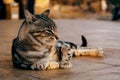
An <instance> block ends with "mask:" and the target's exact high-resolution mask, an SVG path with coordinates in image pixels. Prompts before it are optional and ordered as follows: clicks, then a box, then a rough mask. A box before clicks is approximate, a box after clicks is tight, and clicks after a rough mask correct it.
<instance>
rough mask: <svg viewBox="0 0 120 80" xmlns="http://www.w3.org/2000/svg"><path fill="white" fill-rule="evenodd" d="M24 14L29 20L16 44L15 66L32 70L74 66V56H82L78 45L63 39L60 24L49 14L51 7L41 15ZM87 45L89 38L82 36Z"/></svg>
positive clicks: (20, 32) (13, 49)
mask: <svg viewBox="0 0 120 80" xmlns="http://www.w3.org/2000/svg"><path fill="white" fill-rule="evenodd" d="M24 13H25V20H24V21H23V23H22V25H21V27H20V29H19V31H18V35H17V37H16V38H15V39H14V40H13V44H12V50H11V51H12V52H11V53H12V62H13V65H14V66H15V67H16V68H22V69H29V70H39V69H40V70H46V69H57V68H71V67H72V64H71V59H72V57H73V55H74V56H75V55H78V53H75V51H74V50H77V48H78V46H77V45H76V44H75V43H72V42H66V41H61V40H59V37H58V32H57V27H56V24H55V23H54V21H53V20H52V19H50V18H49V17H48V16H49V13H50V10H49V9H48V10H46V11H44V12H43V13H42V14H40V15H33V14H31V13H30V12H29V11H28V10H25V11H24ZM86 46H87V40H86V38H85V37H84V36H83V35H82V45H81V47H86ZM79 55H80V54H79Z"/></svg>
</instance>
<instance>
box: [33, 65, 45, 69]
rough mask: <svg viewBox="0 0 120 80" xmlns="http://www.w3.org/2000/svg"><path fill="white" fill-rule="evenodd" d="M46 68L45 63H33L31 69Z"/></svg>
mask: <svg viewBox="0 0 120 80" xmlns="http://www.w3.org/2000/svg"><path fill="white" fill-rule="evenodd" d="M46 68H47V65H46V64H33V65H32V66H31V69H33V70H45V69H46Z"/></svg>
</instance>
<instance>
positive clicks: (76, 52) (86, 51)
mask: <svg viewBox="0 0 120 80" xmlns="http://www.w3.org/2000/svg"><path fill="white" fill-rule="evenodd" d="M71 51H72V53H73V56H94V57H103V56H104V51H103V49H102V48H87V47H81V48H79V49H71Z"/></svg>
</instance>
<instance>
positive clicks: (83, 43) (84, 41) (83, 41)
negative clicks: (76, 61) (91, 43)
mask: <svg viewBox="0 0 120 80" xmlns="http://www.w3.org/2000/svg"><path fill="white" fill-rule="evenodd" d="M81 38H82V44H81V47H87V44H88V43H87V39H86V38H85V37H84V36H83V35H82V36H81Z"/></svg>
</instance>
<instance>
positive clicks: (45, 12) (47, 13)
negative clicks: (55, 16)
mask: <svg viewBox="0 0 120 80" xmlns="http://www.w3.org/2000/svg"><path fill="white" fill-rule="evenodd" d="M42 14H43V15H45V16H47V17H48V16H49V14H50V10H49V9H47V10H46V11H44V12H43V13H42Z"/></svg>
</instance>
